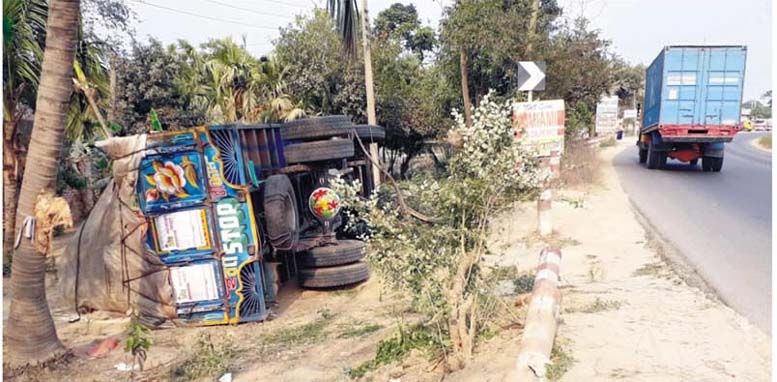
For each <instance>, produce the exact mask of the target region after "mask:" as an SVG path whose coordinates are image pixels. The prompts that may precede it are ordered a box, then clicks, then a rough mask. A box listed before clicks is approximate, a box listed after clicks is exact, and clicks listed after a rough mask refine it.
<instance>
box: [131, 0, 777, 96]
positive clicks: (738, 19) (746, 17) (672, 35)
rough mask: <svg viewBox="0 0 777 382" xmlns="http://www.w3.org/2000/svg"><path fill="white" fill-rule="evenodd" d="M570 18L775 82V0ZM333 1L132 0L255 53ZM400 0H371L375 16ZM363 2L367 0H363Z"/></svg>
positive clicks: (576, 2) (164, 28)
mask: <svg viewBox="0 0 777 382" xmlns="http://www.w3.org/2000/svg"><path fill="white" fill-rule="evenodd" d="M557 1H558V2H559V5H560V6H561V7H562V8H563V9H564V17H567V18H573V17H577V16H579V15H581V14H582V15H584V16H585V17H586V18H588V19H590V20H591V25H592V27H593V28H596V29H599V30H600V31H601V35H602V37H604V38H606V39H608V40H611V41H612V44H613V45H612V48H613V51H614V52H615V53H617V54H618V55H619V56H621V57H623V58H624V59H626V60H627V61H628V62H630V63H632V64H637V63H642V64H645V65H648V64H650V62H651V61H652V60H653V58H655V56H656V55H657V54H658V52H659V51H660V50H661V48H662V47H663V46H665V45H683V44H694V45H704V44H715V45H723V44H726V45H729V44H730V45H747V47H748V57H747V68H746V72H745V89H744V99H745V100H750V99H757V98H759V97H760V95H761V94H763V93H764V92H766V91H767V90H769V89H771V87H772V57H773V56H772V45H773V43H772V38H773V34H772V9H771V7H772V5H771V0H557ZM325 2H326V1H325V0H130V1H129V3H130V4H131V6H132V8H133V10H134V11H135V12H136V13H137V19H138V21H137V23H136V25H135V29H136V31H137V36H138V37H140V38H146V36H153V37H155V38H157V39H159V40H161V41H162V42H165V43H172V42H175V41H176V40H178V39H185V40H188V41H189V42H192V43H195V44H196V43H201V42H205V41H207V40H209V39H212V38H221V37H226V36H232V37H233V38H234V39H235V40H236V41H241V40H242V38H243V36H245V39H246V45H247V48H248V50H250V51H251V52H252V53H253V54H256V55H262V54H267V53H268V52H270V51H271V50H272V41H273V40H274V39H276V38H277V37H278V28H279V27H281V26H285V25H288V24H289V23H292V22H293V21H294V15H295V14H301V13H306V12H309V11H310V10H311V9H313V7H315V6H323V5H325ZM395 2H397V0H370V1H369V6H370V7H369V14H370V18H371V19H374V17H375V16H376V15H377V14H378V13H379V12H380V11H381V10H383V9H386V8H387V7H389V6H390V5H391V4H393V3H395ZM401 2H402V3H405V4H407V3H409V2H410V3H413V4H415V6H416V8H417V9H418V13H419V15H420V18H421V20H422V21H423V22H424V23H425V24H428V25H431V26H433V27H436V26H437V24H438V22H439V20H440V17H441V16H442V11H443V8H444V6H446V5H449V4H451V3H452V2H453V0H416V1H407V0H405V1H401ZM360 3H361V2H360Z"/></svg>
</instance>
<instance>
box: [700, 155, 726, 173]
mask: <svg viewBox="0 0 777 382" xmlns="http://www.w3.org/2000/svg"><path fill="white" fill-rule="evenodd" d="M701 168H702V170H703V171H705V172H710V171H712V172H720V170H721V169H722V168H723V158H714V157H704V158H702V159H701Z"/></svg>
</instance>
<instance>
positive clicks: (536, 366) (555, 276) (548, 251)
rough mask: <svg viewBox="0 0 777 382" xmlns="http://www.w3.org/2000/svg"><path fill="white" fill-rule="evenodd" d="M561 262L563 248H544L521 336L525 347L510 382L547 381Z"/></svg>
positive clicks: (554, 335)
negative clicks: (546, 373)
mask: <svg viewBox="0 0 777 382" xmlns="http://www.w3.org/2000/svg"><path fill="white" fill-rule="evenodd" d="M560 265H561V250H560V249H559V248H552V247H548V248H545V249H543V250H542V252H540V259H539V264H538V265H537V274H536V276H535V277H534V289H532V295H531V299H530V300H529V309H528V311H527V313H526V321H525V326H524V329H523V336H522V337H521V350H520V353H519V354H518V360H517V362H516V369H515V371H514V373H512V375H508V379H507V380H508V381H510V382H516V381H517V382H538V381H545V365H547V364H548V363H549V362H550V353H551V350H552V349H553V341H554V340H555V338H556V327H557V325H558V316H559V310H560V307H561V293H560V292H559V289H558V286H559V281H560V277H559V274H560V273H559V272H560Z"/></svg>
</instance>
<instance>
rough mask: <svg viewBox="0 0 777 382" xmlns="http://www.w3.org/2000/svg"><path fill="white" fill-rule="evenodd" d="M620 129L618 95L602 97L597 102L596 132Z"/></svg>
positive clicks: (610, 131) (609, 131)
mask: <svg viewBox="0 0 777 382" xmlns="http://www.w3.org/2000/svg"><path fill="white" fill-rule="evenodd" d="M617 129H618V96H612V97H602V100H601V101H599V103H597V104H596V132H597V133H612V132H615V130H617Z"/></svg>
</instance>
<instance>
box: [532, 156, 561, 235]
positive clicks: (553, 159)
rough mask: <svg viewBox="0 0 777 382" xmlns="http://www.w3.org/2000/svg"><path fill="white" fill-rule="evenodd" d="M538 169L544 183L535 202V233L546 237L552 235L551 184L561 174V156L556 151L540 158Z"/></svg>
mask: <svg viewBox="0 0 777 382" xmlns="http://www.w3.org/2000/svg"><path fill="white" fill-rule="evenodd" d="M540 168H541V169H542V170H541V171H542V175H543V177H544V181H543V182H542V191H541V192H540V198H539V199H538V200H537V231H538V232H539V233H540V235H542V236H548V235H551V234H552V233H553V215H552V213H551V208H552V207H553V189H552V188H551V183H552V180H553V179H556V178H558V177H559V176H560V174H561V155H560V153H559V152H558V151H552V152H551V153H550V156H549V157H542V158H540Z"/></svg>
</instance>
